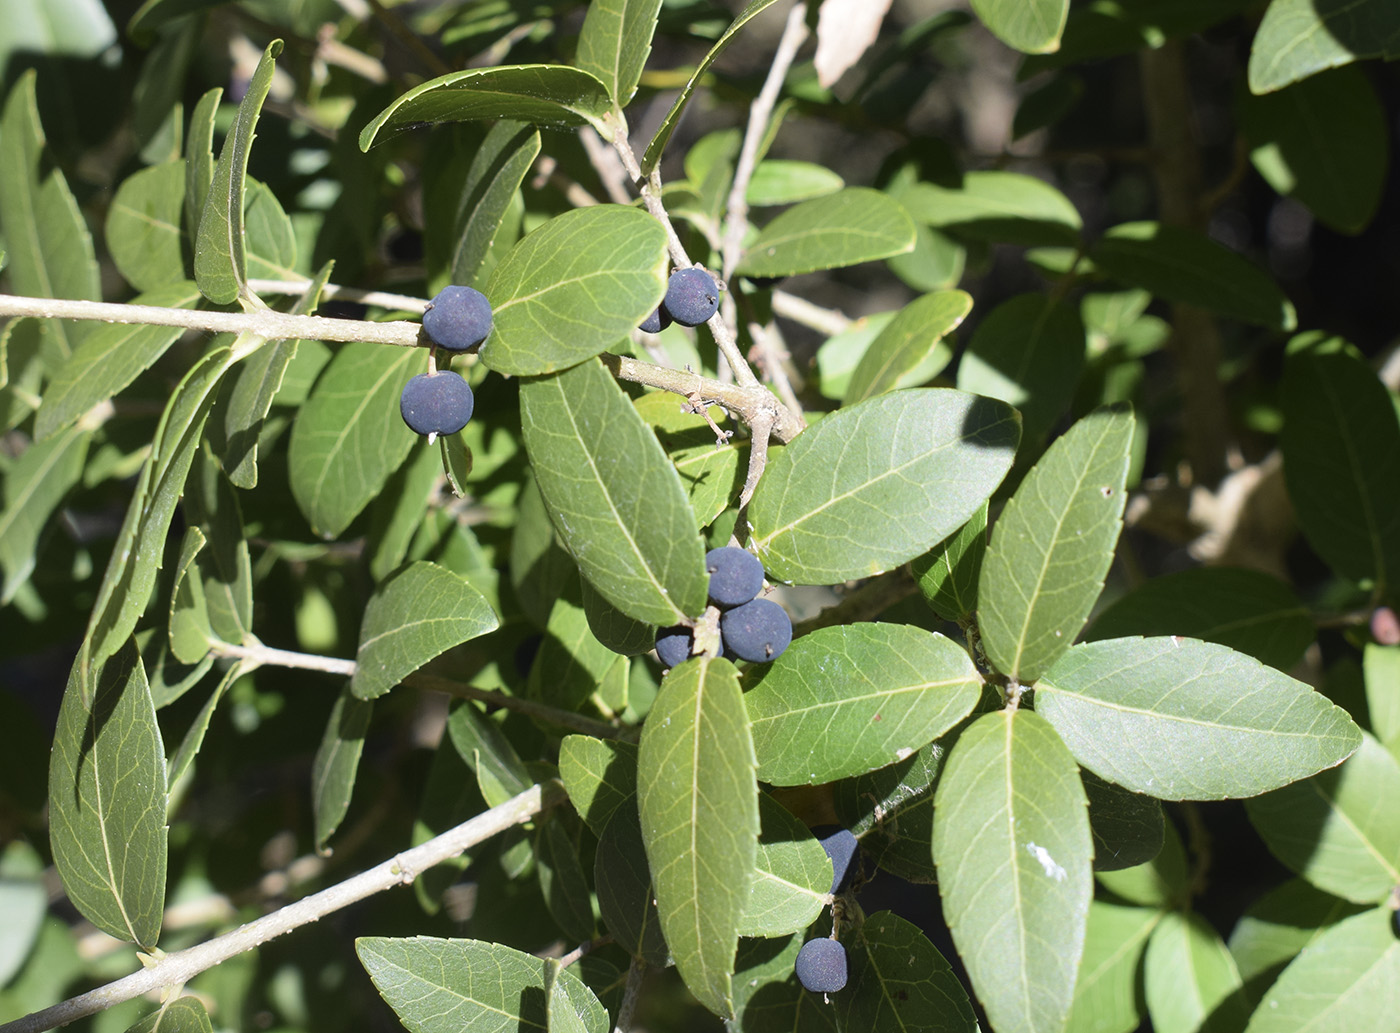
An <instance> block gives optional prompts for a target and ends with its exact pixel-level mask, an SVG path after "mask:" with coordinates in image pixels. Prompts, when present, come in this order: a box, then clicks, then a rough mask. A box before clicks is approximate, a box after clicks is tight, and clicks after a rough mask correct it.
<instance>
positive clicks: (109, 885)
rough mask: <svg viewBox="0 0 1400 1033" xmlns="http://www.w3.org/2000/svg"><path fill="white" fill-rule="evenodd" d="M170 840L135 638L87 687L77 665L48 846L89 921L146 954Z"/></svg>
mask: <svg viewBox="0 0 1400 1033" xmlns="http://www.w3.org/2000/svg"><path fill="white" fill-rule="evenodd" d="M89 686H90V688H91V691H90V692H85V691H84V689H85V688H87V687H89ZM165 837H166V829H165V753H164V749H163V747H162V746H161V741H160V728H159V727H158V726H157V724H156V711H155V706H154V704H153V703H152V702H151V689H150V686H149V685H148V684H147V683H146V672H145V671H144V670H142V668H141V657H140V654H139V653H138V652H137V651H136V644H135V643H134V642H133V641H131V640H130V639H128V640H127V641H126V643H125V644H124V645H123V646H122V647H121V648H120V649H119V650H116V651H114V652H113V654H112V656H111V658H110V659H109V660H108V661H107V663H106V664H105V665H104V666H103V667H102V668H101V670H100V671H98V672H96V673H95V675H94V676H93V677H92V679H91V681H90V682H89V681H88V679H87V678H85V677H84V671H83V670H82V668H81V667H80V666H78V665H75V666H74V669H73V673H72V674H71V675H70V676H69V679H68V688H67V689H66V690H65V691H64V694H63V703H62V705H61V707H60V708H59V713H58V729H57V731H56V732H55V733H54V747H53V757H52V759H51V761H50V763H49V845H50V847H51V848H52V850H53V859H54V865H55V867H56V868H57V869H58V874H59V877H60V878H61V879H62V880H63V888H64V891H65V892H66V893H67V894H68V899H69V900H70V901H72V902H73V905H74V906H75V907H76V908H77V909H78V910H79V911H80V912H82V914H83V917H84V918H86V919H87V920H88V921H90V922H91V923H92V924H93V925H95V926H97V928H99V929H101V930H102V931H103V932H105V933H107V934H109V935H111V936H115V937H116V938H117V939H119V940H127V941H130V942H132V943H135V944H137V945H138V946H140V947H143V948H145V949H147V950H149V949H150V948H152V947H154V946H155V943H156V939H157V937H159V936H160V924H161V912H162V910H163V908H164V903H165V861H166V839H165Z"/></svg>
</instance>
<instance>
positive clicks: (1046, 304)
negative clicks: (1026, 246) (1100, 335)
mask: <svg viewBox="0 0 1400 1033" xmlns="http://www.w3.org/2000/svg"><path fill="white" fill-rule="evenodd" d="M1084 349H1085V341H1084V325H1083V324H1082V323H1081V322H1080V321H1079V313H1078V312H1077V311H1076V310H1075V308H1074V307H1073V306H1072V305H1067V304H1065V305H1062V304H1059V303H1058V302H1057V301H1056V300H1055V299H1054V298H1052V297H1050V296H1048V295H1045V294H1018V295H1017V296H1016V297H1014V298H1011V299H1009V300H1007V301H1004V302H1002V303H1001V304H1000V305H998V306H997V307H996V308H994V309H992V311H991V312H989V313H987V316H986V318H985V319H983V320H982V322H981V323H979V324H978V326H977V330H976V332H975V333H974V334H973V335H972V340H971V341H969V342H968V345H967V350H966V351H965V352H963V357H962V361H961V362H960V363H959V364H958V381H957V384H958V388H959V389H960V390H963V391H971V392H972V393H973V394H979V395H986V396H987V397H989V398H1000V399H1001V400H1002V401H1004V402H1006V403H1007V404H1009V405H1014V406H1015V407H1016V408H1017V409H1019V410H1021V434H1022V436H1023V437H1024V439H1025V440H1026V441H1028V442H1030V441H1039V440H1041V439H1042V438H1043V437H1044V436H1045V435H1046V434H1048V433H1049V432H1050V429H1051V428H1052V427H1053V426H1054V425H1055V423H1056V421H1058V420H1059V418H1060V417H1061V416H1062V415H1063V414H1064V412H1065V410H1067V409H1068V408H1069V405H1070V402H1071V401H1072V400H1073V399H1074V389H1075V388H1076V387H1077V386H1078V384H1079V377H1080V375H1081V374H1082V373H1083V372H1084Z"/></svg>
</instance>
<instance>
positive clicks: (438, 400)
mask: <svg viewBox="0 0 1400 1033" xmlns="http://www.w3.org/2000/svg"><path fill="white" fill-rule="evenodd" d="M423 332H424V333H425V334H427V335H428V339H429V340H430V341H432V342H433V344H434V345H435V346H436V347H438V348H441V349H443V350H444V351H449V352H464V351H470V350H471V349H473V348H477V347H480V345H481V342H482V341H484V340H486V335H487V334H489V333H490V332H491V302H489V301H487V300H486V295H484V294H482V293H481V292H480V291H478V290H475V289H473V288H471V287H444V288H443V289H442V290H440V291H438V294H437V297H435V298H433V300H432V301H430V302H429V303H428V308H427V311H425V312H424V313H423ZM473 404H474V399H473V397H472V389H471V388H470V387H469V386H467V382H466V381H465V380H463V379H462V376H461V374H459V373H454V372H452V370H450V369H440V370H436V371H434V372H432V373H420V374H418V376H416V377H414V378H413V379H412V380H410V381H409V382H408V383H407V384H406V385H405V386H404V389H403V394H402V395H401V396H400V398H399V413H400V415H402V416H403V421H404V423H406V424H408V426H409V429H410V430H412V431H413V432H414V433H415V434H426V435H428V436H429V437H430V438H431V437H434V436H436V435H439V434H456V433H457V432H458V431H459V430H461V429H462V428H463V427H465V426H466V425H467V421H468V420H470V419H471V418H472V407H473Z"/></svg>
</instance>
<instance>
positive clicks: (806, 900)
mask: <svg viewBox="0 0 1400 1033" xmlns="http://www.w3.org/2000/svg"><path fill="white" fill-rule="evenodd" d="M758 816H759V825H760V832H759V837H758V863H757V865H756V867H755V869H754V875H753V888H752V890H751V891H750V892H749V899H748V901H747V902H746V903H745V905H744V913H743V917H742V918H740V920H739V935H740V936H786V935H788V934H789V933H796V932H801V931H802V930H803V929H806V928H807V927H808V926H809V925H811V924H812V923H813V922H814V921H816V919H817V917H818V916H819V915H820V914H821V913H822V909H823V908H825V907H826V902H827V895H828V891H829V890H830V889H831V878H832V869H831V858H829V857H827V855H826V851H825V850H823V849H822V845H821V844H820V843H818V842H817V841H816V839H815V838H814V837H813V836H812V834H811V833H810V832H808V831H807V826H806V825H804V824H802V822H800V821H798V820H797V818H796V817H794V816H793V815H792V813H791V812H790V811H789V810H788V809H787V808H786V807H784V806H783V805H782V804H780V803H778V802H777V801H776V800H774V799H773V798H772V797H771V796H769V795H768V794H767V793H760V794H759V795H758Z"/></svg>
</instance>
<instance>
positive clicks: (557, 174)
mask: <svg viewBox="0 0 1400 1033" xmlns="http://www.w3.org/2000/svg"><path fill="white" fill-rule="evenodd" d="M546 183H552V184H554V186H555V188H557V189H558V190H559V191H560V192H561V193H563V195H564V198H565V200H567V201H568V202H569V203H570V204H571V205H573V206H574V207H575V208H592V207H594V206H595V205H597V204H598V203H599V201H598V199H597V198H596V197H594V196H593V195H592V194H590V193H589V192H588V191H587V190H585V189H584V188H583V186H582V185H581V184H580V183H579V182H578V181H577V180H575V179H573V178H572V177H570V176H567V175H565V173H564V171H563V170H562V169H560V168H559V162H558V161H557V160H556V159H554V158H551V157H550V156H549V155H548V154H541V155H540V157H539V160H538V161H536V162H535V176H534V178H533V179H532V180H530V186H531V187H532V188H533V189H535V190H539V189H540V188H541V187H543V186H544V185H545V184H546Z"/></svg>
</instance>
